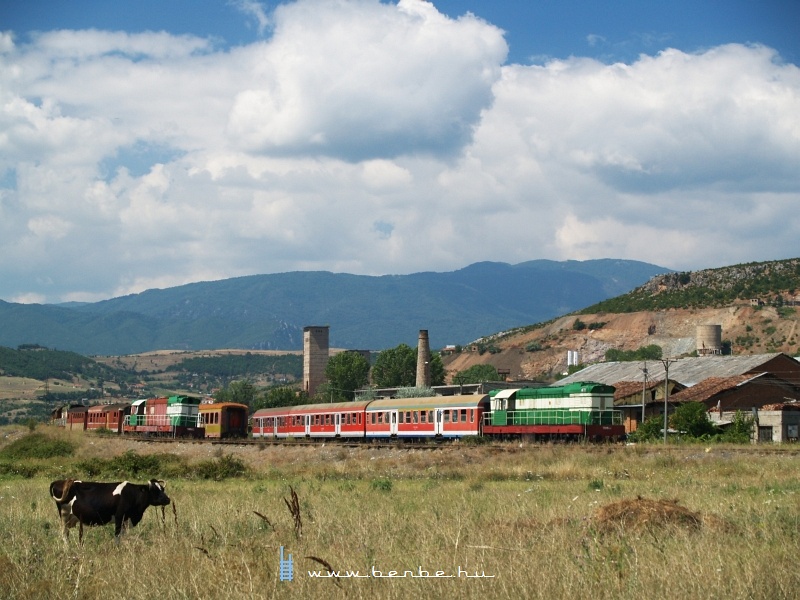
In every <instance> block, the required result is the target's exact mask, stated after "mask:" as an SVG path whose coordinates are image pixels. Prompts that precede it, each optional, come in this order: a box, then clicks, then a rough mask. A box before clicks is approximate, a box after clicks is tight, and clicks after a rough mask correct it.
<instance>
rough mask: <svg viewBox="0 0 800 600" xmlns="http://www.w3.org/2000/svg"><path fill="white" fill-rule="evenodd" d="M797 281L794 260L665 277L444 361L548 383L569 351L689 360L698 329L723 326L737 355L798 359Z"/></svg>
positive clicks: (587, 358) (598, 356)
mask: <svg viewBox="0 0 800 600" xmlns="http://www.w3.org/2000/svg"><path fill="white" fill-rule="evenodd" d="M799 274H800V261H798V260H796V259H793V260H788V261H779V262H769V263H754V264H748V265H738V266H735V267H726V268H724V269H709V270H706V271H698V272H696V273H670V274H666V275H659V276H656V277H654V278H653V279H651V280H650V281H649V282H648V283H646V284H645V285H643V286H641V287H640V288H637V289H636V290H634V291H633V292H631V293H630V294H625V295H624V296H620V297H618V298H613V299H611V300H607V301H604V302H602V303H600V304H598V305H594V306H593V307H590V308H589V309H586V310H584V311H580V312H578V313H572V314H570V315H567V316H564V317H561V318H558V319H555V320H553V321H549V322H547V323H544V324H539V325H533V326H530V327H526V328H520V329H516V330H513V331H509V332H504V333H500V334H497V335H495V336H491V337H488V338H484V339H482V340H478V343H476V344H474V345H471V346H466V347H465V348H464V349H463V350H462V352H461V353H457V354H453V355H451V356H447V357H445V360H444V362H445V366H446V368H447V369H448V371H449V372H450V373H455V372H457V371H462V370H464V369H466V368H469V367H470V366H472V365H475V364H491V365H493V366H495V367H497V368H498V369H508V371H509V373H510V374H509V378H511V379H536V378H547V379H549V378H552V377H553V376H555V375H557V374H558V373H562V372H565V371H566V370H567V352H568V351H569V350H577V351H578V352H579V353H580V361H581V363H583V364H590V363H594V362H598V361H601V360H603V359H604V357H605V353H606V351H607V350H609V349H618V350H637V349H639V348H642V347H644V346H649V345H658V346H661V348H662V349H663V355H664V356H676V357H677V356H684V355H690V354H691V353H693V352H694V351H695V350H696V348H697V342H696V333H697V327H698V326H699V325H720V326H721V327H722V340H723V344H724V345H725V346H727V347H729V348H730V351H731V352H732V353H733V354H756V353H763V352H785V353H787V354H790V355H794V354H796V353H797V352H798V345H797V344H798V335H800V334H799V333H798V319H800V306H797V307H796V306H795V303H796V302H797V301H798V298H796V295H795V294H796V292H797V291H798V290H800V275H799ZM661 306H663V308H660V307H661ZM655 307H658V308H655ZM659 308H660V309H659ZM480 350H482V353H481V351H480Z"/></svg>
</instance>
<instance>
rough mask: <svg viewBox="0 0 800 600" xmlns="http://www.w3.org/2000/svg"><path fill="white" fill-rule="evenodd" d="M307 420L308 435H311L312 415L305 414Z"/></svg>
mask: <svg viewBox="0 0 800 600" xmlns="http://www.w3.org/2000/svg"><path fill="white" fill-rule="evenodd" d="M305 420H306V435H308V436H310V435H311V415H305Z"/></svg>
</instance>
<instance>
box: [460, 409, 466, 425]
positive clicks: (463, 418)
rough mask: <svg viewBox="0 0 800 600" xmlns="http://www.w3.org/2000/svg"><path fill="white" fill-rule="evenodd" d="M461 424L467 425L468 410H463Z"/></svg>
mask: <svg viewBox="0 0 800 600" xmlns="http://www.w3.org/2000/svg"><path fill="white" fill-rule="evenodd" d="M461 422H462V423H466V422H467V409H466V408H462V409H461Z"/></svg>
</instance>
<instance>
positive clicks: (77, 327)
mask: <svg viewBox="0 0 800 600" xmlns="http://www.w3.org/2000/svg"><path fill="white" fill-rule="evenodd" d="M667 271H668V270H667V269H664V268H663V267H658V266H656V265H651V264H647V263H642V262H638V261H627V260H614V259H603V260H590V261H564V262H556V261H548V260H535V261H529V262H524V263H520V264H516V265H510V264H506V263H495V262H483V263H476V264H473V265H470V266H468V267H465V268H463V269H459V270H457V271H452V272H446V273H433V272H429V273H414V274H410V275H386V276H381V277H370V276H361V275H349V274H341V273H328V272H294V273H279V274H274V275H253V276H249V277H238V278H234V279H226V280H222V281H212V282H202V283H193V284H189V285H184V286H179V287H174V288H169V289H163V290H149V291H146V292H142V293H140V294H133V295H130V296H125V297H121V298H114V299H111V300H106V301H103V302H96V303H89V304H83V305H63V306H54V305H29V304H12V303H7V302H2V301H0V345H3V346H10V347H16V346H19V345H20V344H27V343H36V344H41V345H43V346H48V347H50V348H59V349H65V350H72V351H75V352H79V353H81V354H86V355H121V354H134V353H140V352H146V351H150V350H166V349H175V350H202V349H210V348H241V349H253V350H299V349H301V348H302V342H303V339H302V338H303V328H304V327H306V326H308V325H329V326H330V344H331V346H333V347H340V348H357V349H369V350H381V349H384V348H391V347H394V346H396V345H398V344H400V343H406V344H409V345H416V343H417V335H418V333H419V330H420V329H427V330H428V332H429V337H430V340H431V344H432V346H433V347H437V346H438V347H441V346H444V345H446V344H466V343H469V342H470V341H472V340H475V339H477V338H479V337H481V336H485V335H491V334H492V333H495V332H497V331H502V330H505V329H508V328H511V327H519V326H524V325H527V324H530V323H536V322H539V321H543V320H546V319H551V318H554V317H556V316H559V315H562V314H565V313H568V312H572V311H576V310H579V309H580V308H582V307H584V306H587V305H589V304H592V303H595V302H598V301H600V300H604V299H606V298H610V297H614V296H617V295H619V294H622V293H624V292H627V291H628V290H631V289H633V288H634V287H636V286H638V285H642V284H643V283H645V282H646V281H648V280H649V279H650V278H651V277H653V276H654V275H658V274H661V273H665V272H667Z"/></svg>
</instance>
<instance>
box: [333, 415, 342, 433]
mask: <svg viewBox="0 0 800 600" xmlns="http://www.w3.org/2000/svg"><path fill="white" fill-rule="evenodd" d="M333 418H334V421H333V423H334V435H335V436H336V437H339V434H340V433H341V432H342V415H340V414H339V413H336V414H335V415H333Z"/></svg>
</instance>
